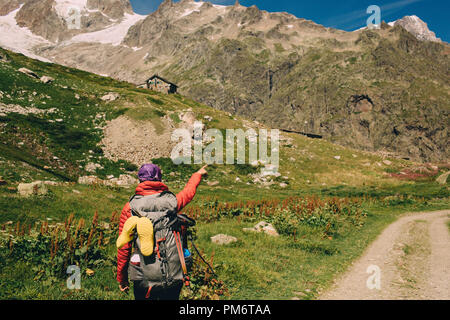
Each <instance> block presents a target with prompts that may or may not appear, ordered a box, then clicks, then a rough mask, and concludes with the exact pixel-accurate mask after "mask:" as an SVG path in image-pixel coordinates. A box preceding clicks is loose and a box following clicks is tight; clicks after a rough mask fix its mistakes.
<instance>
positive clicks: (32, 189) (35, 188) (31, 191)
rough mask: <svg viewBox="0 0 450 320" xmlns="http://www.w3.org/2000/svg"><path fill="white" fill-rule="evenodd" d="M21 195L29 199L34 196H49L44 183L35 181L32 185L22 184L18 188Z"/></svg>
mask: <svg viewBox="0 0 450 320" xmlns="http://www.w3.org/2000/svg"><path fill="white" fill-rule="evenodd" d="M17 191H18V193H19V195H21V196H23V197H29V196H32V195H44V194H47V192H48V189H47V187H46V186H45V184H44V183H43V182H42V181H35V182H32V183H21V184H19V186H18V187H17Z"/></svg>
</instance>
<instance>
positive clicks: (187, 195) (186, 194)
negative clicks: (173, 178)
mask: <svg viewBox="0 0 450 320" xmlns="http://www.w3.org/2000/svg"><path fill="white" fill-rule="evenodd" d="M205 169H206V166H204V167H203V168H201V169H200V170H199V171H198V172H196V173H194V174H193V175H192V177H191V178H190V179H189V181H188V183H187V184H186V186H185V187H184V189H183V191H181V192H180V193H179V194H177V201H178V211H180V210H182V209H183V208H184V207H186V206H187V205H188V204H189V202H191V201H192V199H194V197H195V194H196V192H197V187H198V186H199V184H200V182H201V181H202V177H203V176H204V175H206V174H207V172H206V170H205Z"/></svg>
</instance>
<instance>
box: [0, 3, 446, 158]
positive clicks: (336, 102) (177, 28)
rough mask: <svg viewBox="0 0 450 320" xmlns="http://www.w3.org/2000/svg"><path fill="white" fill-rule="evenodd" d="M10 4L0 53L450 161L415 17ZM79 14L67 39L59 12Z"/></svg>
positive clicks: (430, 44) (442, 74)
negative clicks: (365, 20)
mask: <svg viewBox="0 0 450 320" xmlns="http://www.w3.org/2000/svg"><path fill="white" fill-rule="evenodd" d="M14 3H16V5H13V4H11V2H6V1H3V0H0V12H2V13H4V14H5V15H4V16H0V30H2V31H6V30H7V31H8V32H9V34H13V33H14V34H15V36H11V37H2V38H0V46H3V47H7V48H10V49H13V50H15V51H19V52H22V53H24V54H26V55H29V56H34V57H38V58H40V59H41V60H48V61H52V62H56V63H59V64H63V65H68V66H74V67H77V68H81V69H84V70H87V71H90V72H94V73H97V74H101V75H109V76H112V77H114V78H118V79H122V80H126V81H130V82H134V83H136V84H139V83H142V82H143V81H144V80H145V79H146V78H148V77H149V76H151V75H152V74H154V73H158V74H160V75H162V76H164V77H166V78H168V79H170V80H171V81H172V82H175V83H177V84H178V85H179V86H180V90H181V93H182V94H184V95H187V96H189V97H191V98H193V99H195V100H197V101H199V102H201V103H204V104H207V105H209V106H212V107H214V108H216V109H219V110H224V111H228V112H231V113H234V114H238V115H243V116H245V117H247V118H250V119H252V120H258V121H261V122H265V123H267V124H269V125H271V126H273V127H278V128H282V129H289V130H292V131H298V132H303V133H310V134H314V135H316V136H323V137H324V138H326V139H328V140H330V141H333V142H335V143H338V144H341V145H344V146H349V147H353V148H358V149H364V150H368V151H383V152H386V153H391V154H393V155H396V156H399V157H404V158H411V159H414V160H423V161H442V160H446V159H448V156H449V153H448V151H447V143H448V129H447V128H448V124H449V123H448V122H449V116H448V112H449V105H450V103H449V101H450V97H449V92H450V91H449V83H450V81H449V80H450V79H449V73H448V70H449V66H450V60H449V53H450V48H449V45H448V44H447V43H442V42H438V41H436V40H435V36H434V38H433V33H432V32H431V31H429V30H428V28H427V27H426V25H425V24H424V23H420V21H419V20H418V18H417V19H415V18H411V17H405V18H404V19H401V20H399V21H397V22H395V23H391V24H386V23H383V25H382V27H381V29H380V30H358V31H354V32H345V31H341V30H336V29H332V28H326V27H323V26H321V25H318V24H316V23H314V22H312V21H308V20H305V19H302V18H297V17H295V16H293V15H291V14H288V13H270V12H267V11H263V10H259V9H258V8H257V7H256V6H252V7H245V6H242V5H240V4H239V3H238V2H237V3H236V4H235V5H234V6H220V5H213V4H211V3H208V2H195V1H192V0H182V1H179V2H176V3H174V2H172V1H170V0H166V1H164V2H163V3H162V4H161V6H160V7H159V9H158V10H157V11H155V12H154V13H152V14H150V15H148V16H140V15H137V14H134V13H132V11H131V7H130V6H129V3H128V1H127V0H123V1H117V0H115V1H106V0H96V1H91V0H70V1H69V0H42V1H41V0H38V1H36V0H28V1H21V0H17V1H16V2H14ZM75 5H77V6H78V7H79V8H81V12H82V13H83V14H82V23H81V27H80V29H69V28H68V27H67V20H65V19H64V14H63V13H64V10H62V9H61V8H65V9H68V8H69V7H70V6H75ZM31 8H32V9H31ZM58 8H59V9H58ZM112 8H114V10H112ZM39 15H40V17H41V18H40V19H38V18H36V17H37V16H39ZM55 30H59V31H58V32H55Z"/></svg>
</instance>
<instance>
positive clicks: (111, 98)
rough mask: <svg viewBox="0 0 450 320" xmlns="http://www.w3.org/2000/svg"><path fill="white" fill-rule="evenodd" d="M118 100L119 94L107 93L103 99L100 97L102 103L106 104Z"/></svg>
mask: <svg viewBox="0 0 450 320" xmlns="http://www.w3.org/2000/svg"><path fill="white" fill-rule="evenodd" d="M119 98H120V94H118V93H117V92H109V93H108V94H105V95H104V96H103V97H101V99H102V100H103V101H107V102H111V101H116V100H117V99H119Z"/></svg>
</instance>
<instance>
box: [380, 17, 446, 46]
mask: <svg viewBox="0 0 450 320" xmlns="http://www.w3.org/2000/svg"><path fill="white" fill-rule="evenodd" d="M389 25H391V26H401V27H403V28H404V29H405V30H406V31H408V32H410V33H411V34H413V35H414V36H415V37H416V38H417V39H419V40H422V41H433V42H441V39H439V38H437V37H436V34H435V33H434V32H433V31H431V30H430V29H428V25H427V24H426V23H425V22H424V21H423V20H422V19H420V18H419V17H418V16H416V15H412V16H405V17H403V18H401V19H399V20H397V21H394V22H391V23H389Z"/></svg>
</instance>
